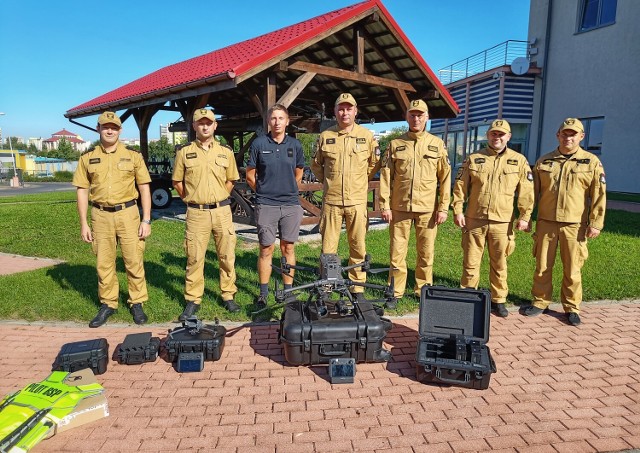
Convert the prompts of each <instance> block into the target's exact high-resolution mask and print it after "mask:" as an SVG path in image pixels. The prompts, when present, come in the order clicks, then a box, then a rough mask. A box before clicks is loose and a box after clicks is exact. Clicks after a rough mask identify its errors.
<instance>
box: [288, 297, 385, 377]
mask: <svg viewBox="0 0 640 453" xmlns="http://www.w3.org/2000/svg"><path fill="white" fill-rule="evenodd" d="M314 309H315V305H313V304H304V303H300V302H294V303H290V304H288V305H287V306H286V307H285V309H284V311H283V313H282V318H281V319H280V332H279V337H278V342H279V343H282V344H283V346H284V356H285V359H286V360H287V362H289V364H291V365H316V364H325V363H327V364H328V363H329V360H331V359H333V358H340V357H343V358H353V359H355V360H356V362H358V363H359V362H385V361H387V360H389V359H390V358H391V353H390V352H389V351H387V350H386V349H384V348H383V346H382V342H383V341H384V339H385V337H386V336H387V332H388V331H389V330H391V328H392V326H393V324H392V323H391V321H389V320H388V319H386V318H382V317H380V316H378V315H377V314H376V312H375V309H374V307H373V305H372V304H371V303H370V302H360V303H358V304H355V308H354V310H353V314H350V315H346V316H341V315H338V314H336V313H329V314H328V315H327V316H325V317H320V318H319V317H318V316H317V315H316V314H315V312H314Z"/></svg>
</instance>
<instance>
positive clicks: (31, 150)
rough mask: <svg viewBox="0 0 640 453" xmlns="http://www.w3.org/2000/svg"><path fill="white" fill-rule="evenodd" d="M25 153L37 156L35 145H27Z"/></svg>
mask: <svg viewBox="0 0 640 453" xmlns="http://www.w3.org/2000/svg"><path fill="white" fill-rule="evenodd" d="M27 153H29V154H35V155H38V148H36V145H35V144H34V143H29V146H28V147H27Z"/></svg>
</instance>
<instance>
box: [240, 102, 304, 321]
mask: <svg viewBox="0 0 640 453" xmlns="http://www.w3.org/2000/svg"><path fill="white" fill-rule="evenodd" d="M267 118H268V119H269V128H270V130H271V131H270V132H269V134H267V135H262V136H260V137H258V138H256V139H255V140H254V141H253V143H252V144H251V149H250V155H249V162H247V183H248V184H249V186H250V187H251V188H252V189H253V190H254V192H255V193H256V201H255V202H256V207H255V214H256V223H257V226H258V240H259V241H260V255H259V256H258V279H259V280H260V295H259V296H258V297H257V298H256V300H255V305H256V307H257V308H258V309H262V308H264V307H266V305H267V296H268V295H269V278H270V277H271V262H272V257H273V250H274V248H275V247H274V243H275V241H276V234H277V232H278V230H279V231H280V251H281V252H282V256H284V257H285V258H286V259H287V263H289V264H295V263H296V255H295V249H294V243H295V242H296V241H297V240H298V234H299V232H300V223H301V222H302V207H301V206H300V201H299V200H298V183H299V182H300V181H301V180H302V172H303V169H304V154H303V152H302V145H301V144H300V142H299V141H298V140H297V139H295V138H293V137H290V136H288V135H287V133H286V129H287V126H288V125H289V112H288V111H287V108H286V107H285V106H284V105H282V104H274V105H273V106H272V107H271V108H270V109H269V111H268V112H267ZM290 272H291V275H290V276H289V275H283V276H282V280H283V281H284V287H285V288H291V286H292V284H293V269H291V271H290Z"/></svg>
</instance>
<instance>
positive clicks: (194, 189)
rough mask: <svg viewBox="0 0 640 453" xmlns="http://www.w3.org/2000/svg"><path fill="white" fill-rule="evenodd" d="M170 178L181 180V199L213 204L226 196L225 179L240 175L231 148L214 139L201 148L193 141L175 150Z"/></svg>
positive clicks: (235, 178)
mask: <svg viewBox="0 0 640 453" xmlns="http://www.w3.org/2000/svg"><path fill="white" fill-rule="evenodd" d="M172 179H173V180H174V181H184V201H185V202H187V203H198V204H213V203H219V202H221V201H222V200H226V199H227V198H229V191H228V190H227V187H226V182H227V181H237V180H238V179H240V175H239V174H238V167H237V166H236V159H235V156H234V155H233V151H232V150H231V148H229V147H227V146H222V145H220V143H218V142H217V141H215V140H214V141H213V142H212V143H211V145H210V146H209V149H205V148H203V147H202V143H200V141H199V140H195V141H193V142H191V144H189V145H187V146H185V147H184V148H182V149H179V150H178V152H177V153H176V160H175V163H174V168H173V176H172Z"/></svg>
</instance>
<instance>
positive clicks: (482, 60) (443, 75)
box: [438, 40, 529, 85]
mask: <svg viewBox="0 0 640 453" xmlns="http://www.w3.org/2000/svg"><path fill="white" fill-rule="evenodd" d="M528 45H529V43H528V42H527V41H514V40H509V41H505V42H503V43H500V44H498V45H496V46H493V47H491V48H490V49H487V50H484V51H482V52H479V53H477V54H475V55H472V56H470V57H468V58H465V59H464V60H460V61H458V62H456V63H453V64H452V65H449V66H446V67H444V68H442V69H440V70H439V71H438V78H439V79H440V81H441V82H442V83H443V84H444V85H447V84H449V83H453V82H456V81H458V80H462V79H466V78H467V77H470V76H472V75H475V74H480V73H482V72H485V71H488V70H489V69H492V68H498V67H500V66H504V65H508V64H511V62H512V61H513V60H514V59H515V58H517V57H526V56H527V52H528Z"/></svg>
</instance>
